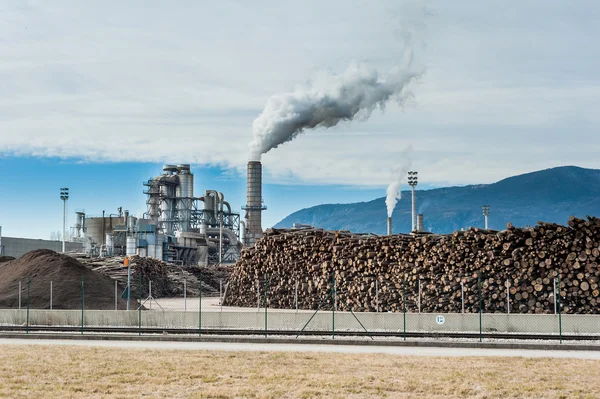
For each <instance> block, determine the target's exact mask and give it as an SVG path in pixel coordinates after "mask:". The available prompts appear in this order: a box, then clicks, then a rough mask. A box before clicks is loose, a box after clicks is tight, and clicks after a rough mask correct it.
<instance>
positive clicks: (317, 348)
mask: <svg viewBox="0 0 600 399" xmlns="http://www.w3.org/2000/svg"><path fill="white" fill-rule="evenodd" d="M0 345H48V346H50V345H55V346H88V347H103V348H133V349H168V350H210V351H232V352H237V351H261V352H325V353H380V354H388V355H399V356H451V357H461V356H468V357H473V356H483V357H527V358H543V357H546V358H571V359H597V360H600V351H568V350H564V351H543V350H513V349H463V348H420V347H383V346H381V347H377V346H338V345H312V344H260V343H257V344H252V343H250V344H246V343H218V342H147V341H100V340H99V341H77V340H31V339H0Z"/></svg>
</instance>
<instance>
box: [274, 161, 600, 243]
mask: <svg viewBox="0 0 600 399" xmlns="http://www.w3.org/2000/svg"><path fill="white" fill-rule="evenodd" d="M415 194H416V207H417V213H423V214H424V222H425V223H424V224H425V229H426V230H428V231H432V232H434V233H451V232H452V231H455V230H459V229H461V228H468V227H470V226H477V227H483V223H484V222H483V220H484V219H483V215H482V209H481V207H482V206H483V205H489V206H490V208H491V210H490V217H489V227H490V228H492V229H496V230H501V229H504V228H505V226H506V223H508V222H511V223H512V224H514V225H515V226H526V225H534V224H536V223H537V221H538V220H543V221H545V222H553V223H561V224H565V223H566V222H567V220H568V218H569V216H571V215H574V216H578V217H583V216H585V215H599V214H600V170H599V169H586V168H582V167H579V166H558V167H554V168H549V169H543V170H539V171H534V172H529V173H524V174H521V175H517V176H510V177H507V178H504V179H502V180H499V181H497V182H495V183H490V184H471V185H467V186H451V187H439V188H433V189H429V190H416V193H415ZM410 215H411V201H410V191H409V190H405V191H402V199H401V200H400V201H398V204H397V205H396V208H395V209H394V213H393V215H392V217H393V220H394V223H393V224H394V228H393V232H394V233H406V232H409V231H410V229H411V220H410V219H411V216H410ZM386 219H387V211H386V207H385V197H380V198H376V199H373V200H371V201H365V202H357V203H350V204H324V205H317V206H313V207H310V208H305V209H301V210H299V211H297V212H294V213H292V214H291V215H289V216H287V217H286V218H284V219H283V220H282V221H280V222H279V223H277V224H276V225H275V226H274V227H275V228H289V227H292V225H293V224H294V223H302V224H310V225H312V226H315V227H320V228H324V229H330V230H350V231H353V232H357V233H374V234H385V233H386Z"/></svg>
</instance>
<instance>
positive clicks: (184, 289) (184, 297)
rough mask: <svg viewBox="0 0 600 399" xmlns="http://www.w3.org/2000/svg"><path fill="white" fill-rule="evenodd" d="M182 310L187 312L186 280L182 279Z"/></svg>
mask: <svg viewBox="0 0 600 399" xmlns="http://www.w3.org/2000/svg"><path fill="white" fill-rule="evenodd" d="M183 311H184V312H187V282H186V281H185V280H183Z"/></svg>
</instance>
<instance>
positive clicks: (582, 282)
mask: <svg viewBox="0 0 600 399" xmlns="http://www.w3.org/2000/svg"><path fill="white" fill-rule="evenodd" d="M599 261H600V219H598V218H595V217H590V216H588V217H587V219H579V218H575V217H571V218H570V220H569V222H568V226H562V225H558V224H554V223H544V222H538V224H537V225H536V226H535V227H532V228H517V227H514V226H512V225H511V224H510V223H509V224H508V225H507V228H506V230H503V231H493V230H482V229H477V228H471V229H469V230H466V231H456V232H454V233H453V234H449V235H434V234H411V235H393V236H374V235H369V236H365V235H355V234H352V233H349V232H344V231H326V230H320V229H297V230H281V229H271V230H268V231H267V232H266V233H265V235H264V236H263V238H262V239H261V240H260V241H258V242H257V243H256V245H255V246H254V247H253V248H248V249H246V250H244V251H243V253H242V256H241V258H240V260H239V261H238V263H237V265H236V267H235V269H234V272H233V274H232V276H231V278H230V280H229V286H228V289H227V291H228V293H227V297H226V298H225V304H226V305H231V306H248V307H249V306H257V305H258V304H260V305H261V306H264V297H265V296H264V292H265V291H268V305H269V306H270V307H274V308H290V309H294V308H296V307H298V308H300V309H318V308H319V309H331V308H332V307H333V306H334V303H335V306H336V308H337V309H338V310H353V311H367V312H374V311H379V312H402V311H403V310H404V308H405V307H406V309H407V311H409V312H417V311H421V312H440V313H442V312H443V313H456V312H462V311H463V306H464V311H465V312H478V311H479V308H480V303H481V308H482V311H483V312H485V313H495V312H498V313H506V312H507V311H508V306H510V312H511V313H523V314H525V313H535V314H543V313H554V311H555V304H558V303H560V305H562V306H561V309H562V312H564V313H572V314H575V313H576V314H596V313H600V306H599V305H600V297H599V295H600V288H599V281H600V268H599V267H598V262H599ZM334 287H335V300H334V299H333V297H334V295H332V293H333V292H334V289H333V288H334ZM555 292H557V293H560V297H557V298H556V300H555ZM557 296H558V295H557Z"/></svg>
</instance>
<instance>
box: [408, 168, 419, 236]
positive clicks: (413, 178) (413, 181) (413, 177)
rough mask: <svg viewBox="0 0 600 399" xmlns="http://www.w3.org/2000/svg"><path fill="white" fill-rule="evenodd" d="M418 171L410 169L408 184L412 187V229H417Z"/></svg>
mask: <svg viewBox="0 0 600 399" xmlns="http://www.w3.org/2000/svg"><path fill="white" fill-rule="evenodd" d="M417 180H418V177H417V172H415V171H409V172H408V185H409V186H410V187H411V188H412V219H411V224H412V229H411V231H415V230H416V227H417V226H416V223H417V221H416V210H415V187H416V186H417Z"/></svg>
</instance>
